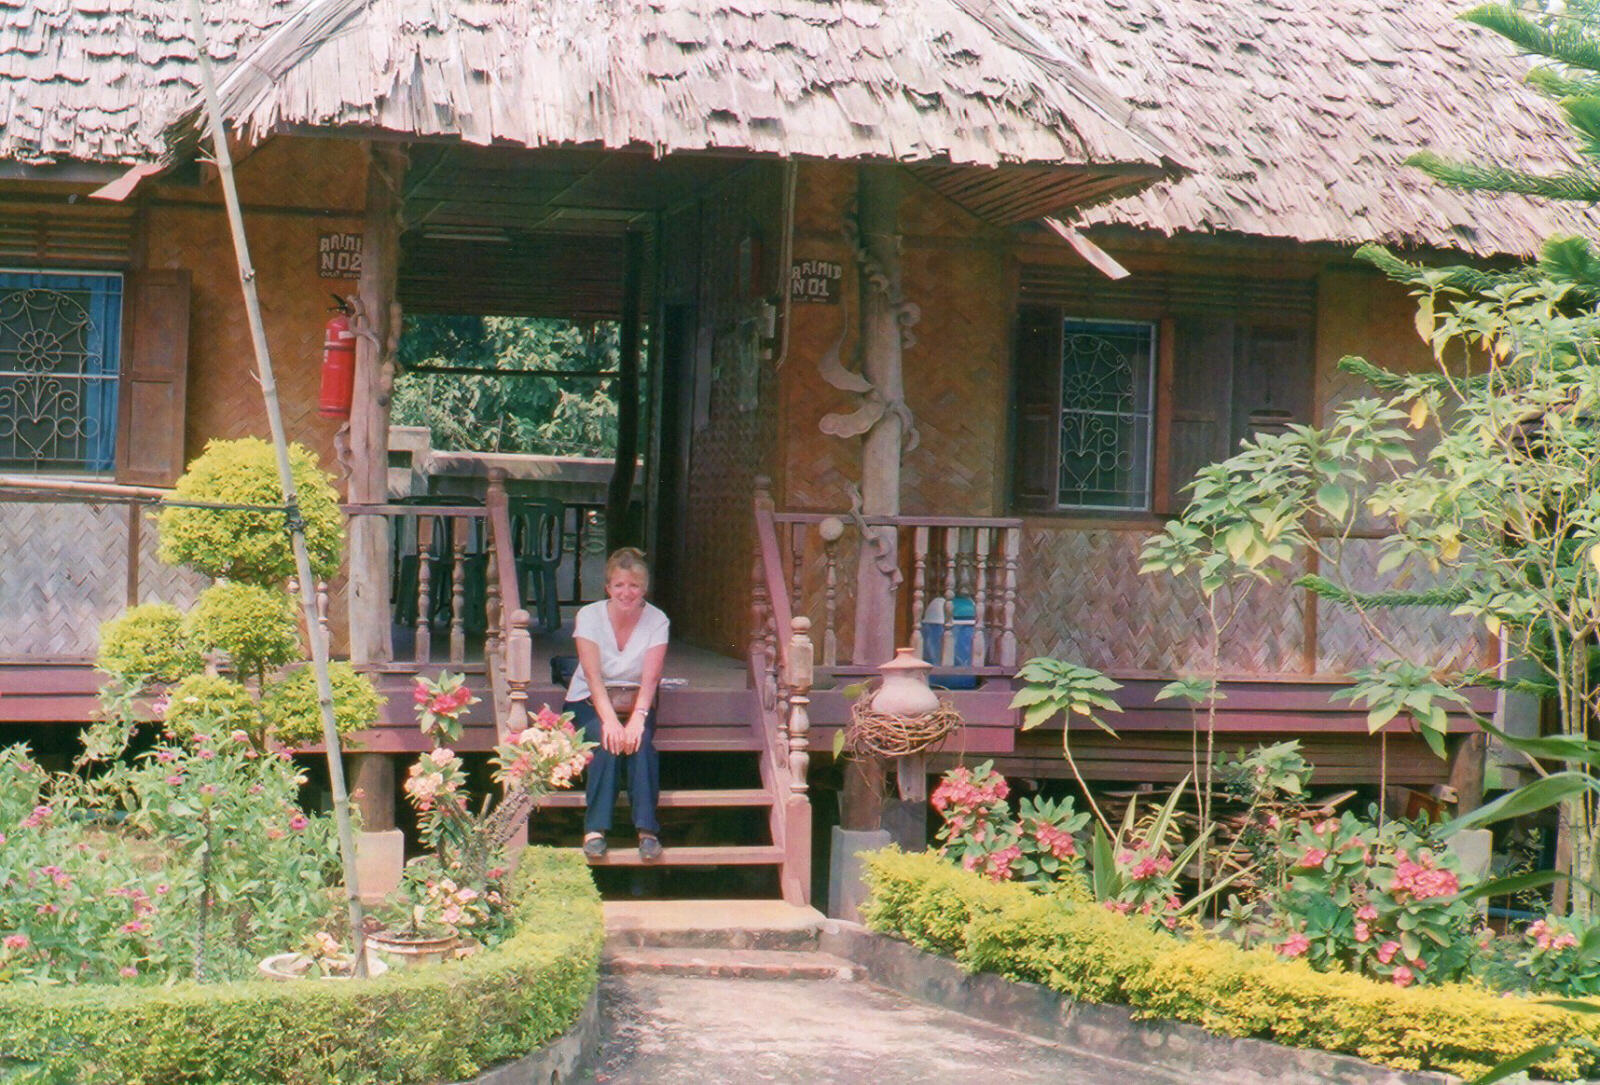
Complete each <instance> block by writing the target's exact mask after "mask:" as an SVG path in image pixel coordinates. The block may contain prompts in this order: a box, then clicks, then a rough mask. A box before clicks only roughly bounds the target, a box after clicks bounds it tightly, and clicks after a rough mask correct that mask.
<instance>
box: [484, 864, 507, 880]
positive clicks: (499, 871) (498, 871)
mask: <svg viewBox="0 0 1600 1085" xmlns="http://www.w3.org/2000/svg"><path fill="white" fill-rule="evenodd" d="M505 876H506V868H505V867H503V866H492V867H490V868H489V874H488V878H489V880H490V881H492V882H496V881H499V880H500V879H501V878H504V877H505Z"/></svg>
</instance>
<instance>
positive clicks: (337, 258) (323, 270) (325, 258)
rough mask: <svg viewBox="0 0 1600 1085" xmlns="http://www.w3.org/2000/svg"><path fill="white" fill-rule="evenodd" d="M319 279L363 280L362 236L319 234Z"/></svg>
mask: <svg viewBox="0 0 1600 1085" xmlns="http://www.w3.org/2000/svg"><path fill="white" fill-rule="evenodd" d="M317 277H318V278H319V279H359V278H361V235H360V234H318V235H317Z"/></svg>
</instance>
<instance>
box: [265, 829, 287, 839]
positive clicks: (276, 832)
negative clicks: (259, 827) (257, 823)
mask: <svg viewBox="0 0 1600 1085" xmlns="http://www.w3.org/2000/svg"><path fill="white" fill-rule="evenodd" d="M283 836H284V833H283V830H282V829H280V828H278V827H277V826H276V825H268V826H267V839H268V840H282V839H283Z"/></svg>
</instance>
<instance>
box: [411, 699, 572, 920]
mask: <svg viewBox="0 0 1600 1085" xmlns="http://www.w3.org/2000/svg"><path fill="white" fill-rule="evenodd" d="M449 678H450V676H449V675H444V676H442V677H441V679H440V682H439V683H438V684H437V685H434V684H433V683H429V684H428V685H429V687H430V690H431V691H432V692H430V695H429V697H428V698H427V699H426V700H424V698H423V697H422V696H421V693H422V690H423V686H422V684H421V683H420V682H419V684H418V696H417V699H416V708H417V716H418V720H419V723H420V725H421V728H422V730H423V732H424V733H425V734H428V735H430V736H432V737H433V740H434V742H435V746H434V748H433V749H432V750H430V751H429V752H428V753H425V754H423V755H422V756H421V757H420V758H418V759H417V763H416V764H415V765H413V766H411V770H410V772H409V773H408V774H407V776H406V781H405V794H406V798H407V799H408V800H409V801H410V803H411V805H412V807H413V809H415V810H416V811H417V816H418V827H419V829H420V831H421V834H422V839H423V840H424V841H425V842H426V843H427V845H428V846H429V847H430V848H432V849H433V851H434V853H435V854H434V856H433V857H431V858H428V859H426V860H413V861H412V862H411V863H408V864H407V867H406V880H405V882H404V884H403V885H402V886H401V889H400V891H399V893H398V896H397V898H396V899H395V900H394V901H391V902H389V904H390V906H389V907H386V908H384V909H381V910H380V911H381V912H382V913H386V914H387V915H388V916H390V917H391V919H390V925H391V926H395V925H396V924H395V922H394V920H395V919H396V918H398V920H399V921H400V925H402V926H404V927H405V928H407V929H415V928H417V927H418V926H419V925H427V926H441V925H448V926H451V927H456V928H461V927H472V928H473V929H474V933H475V934H476V935H477V937H478V938H479V939H480V940H482V941H485V942H486V943H490V944H492V943H493V942H494V941H497V940H498V939H499V938H500V937H502V936H503V935H504V934H505V933H506V931H507V922H506V914H505V913H506V908H505V905H506V903H507V902H506V900H505V896H504V886H503V884H502V883H503V879H504V878H505V875H506V860H505V856H504V854H503V852H504V848H505V844H506V841H507V840H508V839H509V838H510V836H511V834H512V833H513V832H514V831H515V830H516V828H517V826H518V825H520V824H521V821H522V819H523V818H525V817H526V816H527V815H528V813H529V812H530V811H531V810H532V809H533V807H534V806H535V805H537V803H538V800H539V799H540V798H542V797H543V796H544V795H546V794H548V793H549V792H550V791H552V790H557V789H563V788H568V787H571V786H572V785H573V784H574V783H575V782H576V781H577V779H578V777H579V776H581V775H582V774H583V770H584V767H585V766H587V765H588V763H589V760H590V758H592V757H593V753H592V751H593V749H594V746H595V744H594V743H592V742H585V741H584V740H583V737H582V735H581V734H579V732H578V730H577V728H576V727H574V725H573V722H572V714H571V713H564V714H563V713H557V712H553V711H551V709H550V706H549V705H546V706H544V707H543V708H541V709H540V710H539V711H538V712H537V713H536V714H535V715H534V716H533V718H532V719H531V720H529V722H528V726H526V727H524V728H522V729H521V730H519V731H516V732H513V733H511V734H508V735H506V736H505V737H504V738H503V740H502V741H501V742H500V743H499V744H498V745H496V746H495V748H494V755H493V756H492V757H490V759H489V765H490V768H491V770H492V772H493V779H494V782H495V783H497V784H499V785H500V786H501V787H502V788H503V789H504V797H503V798H502V799H501V801H500V802H499V804H498V805H494V804H493V803H492V799H491V797H489V796H485V797H484V798H483V800H482V801H481V802H480V803H479V805H478V809H477V810H476V812H474V811H473V810H472V809H471V807H470V799H469V796H468V792H467V785H468V777H467V771H466V766H465V764H464V763H463V761H462V759H461V757H460V756H459V755H458V754H456V752H455V751H454V750H451V749H450V748H449V747H447V746H441V745H438V744H437V743H438V742H439V740H440V738H441V737H444V736H446V735H448V734H449V733H450V725H451V724H456V721H457V720H458V719H459V716H460V714H461V712H462V711H464V710H465V709H466V706H467V705H469V704H471V703H472V700H471V698H470V694H467V691H466V689H465V687H464V686H456V687H447V686H446V682H447V681H448V679H449ZM463 694H466V696H465V697H464V696H463ZM455 733H456V734H458V735H459V734H460V730H459V724H457V726H456V731H455Z"/></svg>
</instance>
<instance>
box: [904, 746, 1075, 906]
mask: <svg viewBox="0 0 1600 1085" xmlns="http://www.w3.org/2000/svg"><path fill="white" fill-rule="evenodd" d="M1010 793H1011V789H1010V785H1009V784H1007V783H1006V780H1005V777H1003V776H1001V775H1000V774H999V773H998V772H995V771H994V763H993V762H992V761H984V762H983V763H981V764H978V765H974V766H973V767H972V768H970V769H969V768H967V767H966V766H965V765H959V766H957V767H956V768H953V769H951V770H950V771H948V772H946V773H945V774H944V777H943V778H942V779H941V780H940V781H939V786H938V787H937V788H935V789H934V792H933V795H932V796H931V798H930V800H929V802H930V804H931V805H932V807H933V808H934V810H935V811H937V812H938V814H939V817H940V819H941V821H942V822H943V824H941V825H940V827H939V831H938V833H937V834H936V836H937V839H938V841H939V843H940V848H939V854H940V855H941V856H944V857H946V858H948V859H950V860H951V861H952V862H955V863H958V864H960V865H961V867H962V868H963V869H966V870H972V871H976V872H978V873H980V874H982V875H984V876H985V877H987V878H991V879H993V880H994V881H1009V880H1011V879H1013V878H1021V879H1022V880H1024V881H1028V882H1034V883H1039V884H1043V885H1051V886H1059V887H1060V888H1061V890H1062V891H1063V892H1065V893H1067V894H1068V895H1071V896H1075V897H1079V898H1087V896H1088V892H1087V886H1086V885H1085V883H1084V880H1083V858H1082V852H1081V850H1080V847H1079V843H1078V834H1079V833H1081V832H1082V831H1083V827H1084V826H1085V825H1086V824H1087V823H1088V821H1089V815H1088V814H1087V813H1079V812H1078V811H1077V810H1076V809H1074V807H1073V803H1072V798H1071V797H1070V796H1068V797H1065V798H1061V799H1045V798H1037V797H1033V796H1029V797H1026V798H1024V799H1023V800H1022V801H1021V803H1019V804H1018V807H1017V814H1016V816H1015V817H1012V816H1011V804H1010V802H1009V801H1007V796H1008V795H1009V794H1010Z"/></svg>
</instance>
